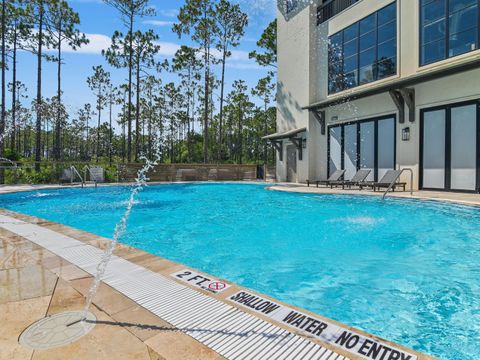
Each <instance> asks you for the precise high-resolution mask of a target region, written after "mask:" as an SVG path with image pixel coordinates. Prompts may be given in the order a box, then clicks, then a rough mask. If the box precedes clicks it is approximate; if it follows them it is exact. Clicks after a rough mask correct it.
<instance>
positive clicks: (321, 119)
mask: <svg viewBox="0 0 480 360" xmlns="http://www.w3.org/2000/svg"><path fill="white" fill-rule="evenodd" d="M311 111H312V113H313V116H315V119H317V121H318V123H319V124H320V132H321V134H322V135H325V128H326V121H325V110H315V109H313V110H311Z"/></svg>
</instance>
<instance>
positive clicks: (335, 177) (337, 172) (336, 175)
mask: <svg viewBox="0 0 480 360" xmlns="http://www.w3.org/2000/svg"><path fill="white" fill-rule="evenodd" d="M343 175H345V170H335V171H334V172H333V174H332V175H330V177H329V178H328V179H327V180H307V186H310V184H312V183H315V184H316V185H317V188H318V185H319V184H322V185H327V186H328V185H330V183H331V182H334V181H340V179H341V178H342V177H343Z"/></svg>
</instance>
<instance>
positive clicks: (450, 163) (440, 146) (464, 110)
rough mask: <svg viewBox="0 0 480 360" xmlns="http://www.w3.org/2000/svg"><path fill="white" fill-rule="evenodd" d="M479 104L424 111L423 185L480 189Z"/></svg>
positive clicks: (440, 187) (427, 187) (422, 144)
mask: <svg viewBox="0 0 480 360" xmlns="http://www.w3.org/2000/svg"><path fill="white" fill-rule="evenodd" d="M478 107H479V103H478V102H469V103H463V104H452V105H448V106H444V107H437V108H433V109H426V110H423V111H422V117H421V118H422V119H421V122H422V124H421V127H422V131H421V139H420V141H421V144H420V146H421V154H420V157H421V174H420V175H421V184H420V185H421V187H422V188H424V189H439V190H459V191H478V190H479V187H480V179H479V172H480V165H479V160H480V159H479V156H480V155H479V153H480V131H479V130H480V129H479V127H480V117H479V111H478Z"/></svg>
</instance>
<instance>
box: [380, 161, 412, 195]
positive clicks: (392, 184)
mask: <svg viewBox="0 0 480 360" xmlns="http://www.w3.org/2000/svg"><path fill="white" fill-rule="evenodd" d="M405 170H406V171H408V172H410V196H412V195H413V170H412V169H410V168H403V169H402V170H401V172H400V174H399V175H398V177H397V178H396V179H395V180H394V181H392V182H391V183H390V185H388V188H387V190H385V192H384V193H383V195H382V200H385V197H386V196H387V193H388V192H389V191H390V190H391V189H392V188H393V186H394V185H395V183H396V182H397V180H398V179H399V178H400V176H401V175H402V174H403V172H404V171H405Z"/></svg>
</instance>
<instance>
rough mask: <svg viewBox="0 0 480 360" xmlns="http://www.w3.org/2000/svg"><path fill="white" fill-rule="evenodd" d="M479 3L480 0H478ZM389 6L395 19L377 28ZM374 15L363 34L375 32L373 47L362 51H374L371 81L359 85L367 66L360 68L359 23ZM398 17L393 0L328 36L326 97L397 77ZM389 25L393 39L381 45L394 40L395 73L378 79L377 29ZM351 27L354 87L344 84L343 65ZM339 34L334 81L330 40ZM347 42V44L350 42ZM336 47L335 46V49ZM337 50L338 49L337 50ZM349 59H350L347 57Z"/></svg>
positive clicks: (395, 3)
mask: <svg viewBox="0 0 480 360" xmlns="http://www.w3.org/2000/svg"><path fill="white" fill-rule="evenodd" d="M479 1H480V0H479ZM390 6H393V7H395V18H394V19H392V20H390V21H389V22H386V23H383V24H381V25H380V26H379V23H378V13H379V12H381V11H382V10H384V9H386V8H388V7H390ZM372 15H374V16H375V24H374V27H373V29H372V30H370V31H369V32H366V33H365V34H364V36H365V35H367V34H369V33H370V32H375V34H374V42H375V43H374V45H373V46H371V47H369V48H367V49H366V50H364V51H370V50H371V49H372V48H373V49H374V52H375V61H374V63H372V64H371V65H372V71H373V80H372V81H369V82H365V83H361V78H360V73H361V70H362V69H363V68H366V67H367V66H368V65H365V66H364V67H362V68H361V67H360V55H361V53H363V52H364V51H361V47H360V40H361V37H362V35H361V30H360V23H361V21H362V20H364V19H367V18H369V17H370V16H372ZM398 16H399V13H398V0H395V1H393V2H391V3H389V4H387V5H385V6H383V7H381V8H379V9H378V10H376V11H374V12H372V13H370V14H369V15H367V16H365V17H363V18H361V19H359V20H358V21H356V22H354V23H353V24H350V25H348V26H346V27H345V28H343V29H341V30H339V31H337V32H336V33H333V34H331V35H329V36H328V40H329V46H328V55H327V66H328V69H327V70H328V71H327V73H328V76H327V80H328V81H327V93H328V95H329V96H330V95H334V94H337V93H340V92H342V91H346V90H351V89H354V88H356V87H359V86H363V85H367V84H371V83H374V82H376V81H380V80H384V79H387V78H389V77H392V76H397V75H398V58H399V56H398V40H399V36H398V33H399V31H398V22H399V19H398ZM390 23H394V24H395V35H394V37H393V38H391V39H387V40H386V41H383V42H382V44H384V43H387V42H388V41H392V40H393V39H395V42H394V43H395V55H394V56H393V57H390V58H388V59H392V58H395V71H394V72H393V73H392V74H389V75H387V76H384V77H382V78H378V64H379V63H380V61H379V59H378V47H379V45H380V44H379V31H378V29H379V27H380V28H381V27H383V26H386V25H388V24H390ZM352 26H356V27H357V37H356V39H355V40H350V41H356V47H357V52H356V54H355V55H352V56H356V57H357V66H356V70H355V72H356V79H355V85H350V84H347V83H346V80H345V79H346V78H345V75H346V74H345V71H344V69H345V67H344V63H345V53H344V48H345V37H344V32H345V30H347V29H348V28H350V27H352ZM339 34H341V44H339V45H340V46H339V49H340V52H341V64H339V67H340V68H341V69H340V74H338V75H337V76H336V77H335V79H333V78H332V73H331V71H330V69H331V67H332V63H331V61H330V60H331V58H332V57H331V53H332V51H331V45H332V43H331V39H332V38H333V37H335V36H338V35H339ZM350 41H349V42H350ZM347 43H348V42H347ZM336 47H337V46H335V48H336ZM337 50H338V49H337ZM349 58H350V57H349ZM388 59H384V60H388ZM339 81H341V88H337V89H335V90H334V89H332V86H331V84H333V83H338V82H339Z"/></svg>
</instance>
